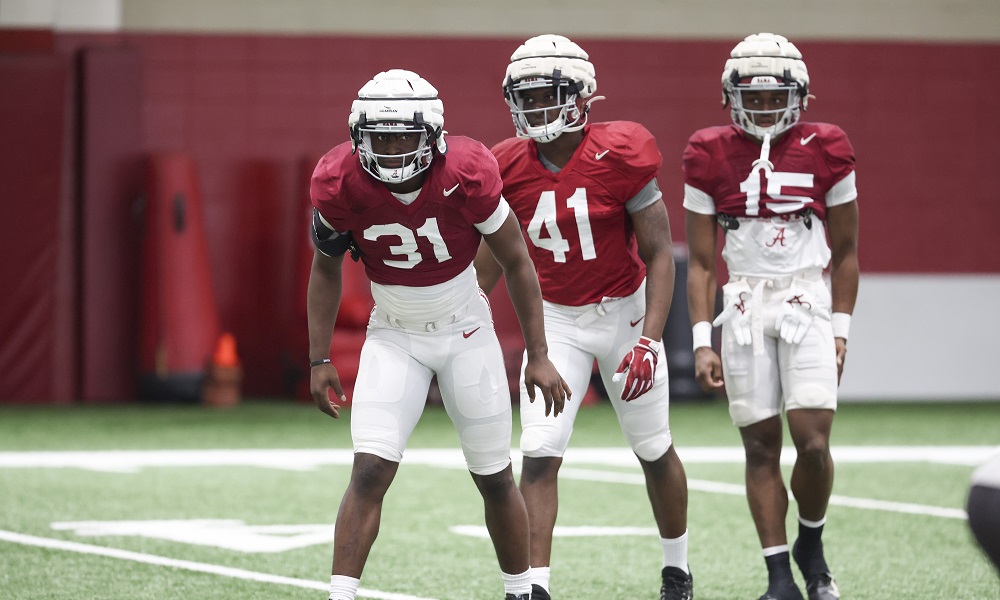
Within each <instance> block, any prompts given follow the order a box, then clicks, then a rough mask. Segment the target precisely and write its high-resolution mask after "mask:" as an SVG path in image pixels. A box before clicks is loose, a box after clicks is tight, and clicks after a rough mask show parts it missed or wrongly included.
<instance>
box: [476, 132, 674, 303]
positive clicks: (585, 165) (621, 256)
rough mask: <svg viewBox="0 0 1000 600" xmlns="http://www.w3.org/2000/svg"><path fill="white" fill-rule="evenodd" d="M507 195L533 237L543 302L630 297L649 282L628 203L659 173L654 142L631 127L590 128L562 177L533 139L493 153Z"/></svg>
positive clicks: (530, 243) (509, 144)
mask: <svg viewBox="0 0 1000 600" xmlns="http://www.w3.org/2000/svg"><path fill="white" fill-rule="evenodd" d="M493 154H494V156H496V158H497V162H499V163H500V174H501V176H502V177H503V195H504V198H505V199H506V200H507V202H508V204H510V207H511V210H513V211H514V214H515V215H516V216H517V219H518V221H519V222H520V224H521V229H522V230H523V231H524V232H525V233H526V234H527V238H528V250H529V252H530V253H531V258H532V260H533V261H534V263H535V270H536V271H537V272H538V281H539V284H540V285H541V288H542V297H543V298H545V299H546V300H548V301H549V302H554V303H556V304H562V305H566V306H581V305H584V304H592V303H594V302H600V301H601V299H602V298H604V297H611V298H617V297H622V296H628V295H629V294H632V293H633V292H635V290H636V289H638V287H639V284H641V283H642V280H643V278H644V277H645V276H646V267H645V265H644V264H643V263H642V261H641V260H640V259H639V255H638V251H637V248H636V241H635V234H634V232H633V230H632V220H631V218H630V217H629V214H628V212H627V211H626V209H625V203H626V202H628V201H629V200H630V199H631V198H632V197H634V196H635V195H636V194H637V193H638V192H639V191H640V190H642V188H643V187H644V186H645V185H646V184H648V183H649V182H650V181H652V179H653V178H654V177H656V174H657V171H659V168H660V164H661V162H662V159H661V157H660V151H659V150H658V149H657V147H656V140H655V139H654V138H653V136H652V134H650V133H649V131H647V130H646V129H645V128H644V127H643V126H641V125H639V124H637V123H631V122H627V121H613V122H609V123H596V124H592V125H588V126H587V128H586V129H585V130H584V136H583V141H582V142H581V144H580V146H579V147H578V148H577V149H576V152H575V153H574V154H573V158H571V159H570V161H569V163H567V164H566V166H565V167H563V168H562V170H560V171H559V172H558V173H553V172H551V171H549V170H548V169H546V168H545V166H544V165H543V164H542V162H541V160H539V158H538V149H537V146H536V143H535V142H534V140H523V139H517V138H511V139H508V140H505V141H503V142H500V143H499V144H497V145H496V146H494V147H493Z"/></svg>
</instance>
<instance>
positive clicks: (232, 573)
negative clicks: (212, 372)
mask: <svg viewBox="0 0 1000 600" xmlns="http://www.w3.org/2000/svg"><path fill="white" fill-rule="evenodd" d="M0 540H3V541H7V542H11V543H14V544H22V545H25V546H35V547H38V548H49V549H52V550H65V551H67V552H78V553H80V554H92V555H95V556H105V557H108V558H117V559H119V560H130V561H133V562H139V563H145V564H147V565H157V566H161V567H171V568H174V569H184V570H186V571H195V572H198V573H210V574H212V575H221V576H223V577H232V578H234V579H246V580H249V581H259V582H262V583H274V584H278V585H288V586H292V587H300V588H306V589H310V590H321V591H328V590H329V589H330V584H329V583H326V582H323V581H311V580H308V579H296V578H294V577H282V576H281V575H271V574H268V573H258V572H256V571H247V570H244V569H234V568H232V567H224V566H221V565H212V564H208V563H200V562H193V561H190V560H178V559H176V558H167V557H166V556H157V555H155V554H144V553H141V552H130V551H128V550H118V549H116V548H106V547H104V546H93V545H90V544H80V543H77V542H67V541H65V540H56V539H52V538H43V537H36V536H33V535H24V534H21V533H16V532H13V531H5V530H3V529H0ZM358 596H359V597H361V598H374V599H375V600H434V599H433V598H423V597H420V596H411V595H409V594H394V593H391V592H380V591H378V590H369V589H365V588H359V589H358Z"/></svg>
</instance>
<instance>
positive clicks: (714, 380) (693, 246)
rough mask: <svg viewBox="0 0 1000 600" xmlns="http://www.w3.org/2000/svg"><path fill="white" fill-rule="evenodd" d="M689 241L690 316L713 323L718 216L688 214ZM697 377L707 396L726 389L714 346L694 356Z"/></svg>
mask: <svg viewBox="0 0 1000 600" xmlns="http://www.w3.org/2000/svg"><path fill="white" fill-rule="evenodd" d="M684 225H685V230H686V232H687V240H688V286H687V295H688V312H689V313H690V314H691V323H692V324H694V323H699V322H702V321H707V322H709V323H711V322H712V317H713V312H714V307H715V289H716V286H717V285H718V283H717V279H716V273H715V245H716V236H717V235H718V229H717V226H716V223H715V216H714V215H703V214H699V213H696V212H692V211H690V210H689V211H686V215H685V222H684ZM694 365H695V366H694V370H695V377H696V378H697V379H698V383H699V385H701V387H702V389H704V390H705V391H706V392H708V391H712V390H717V389H719V388H721V387H722V385H723V381H722V361H721V360H720V359H719V355H718V354H716V352H715V350H713V349H712V348H711V347H710V346H702V347H701V348H698V349H697V350H695V353H694Z"/></svg>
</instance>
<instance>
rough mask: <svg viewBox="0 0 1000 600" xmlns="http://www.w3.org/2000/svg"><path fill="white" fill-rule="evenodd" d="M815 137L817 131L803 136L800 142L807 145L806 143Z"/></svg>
mask: <svg viewBox="0 0 1000 600" xmlns="http://www.w3.org/2000/svg"><path fill="white" fill-rule="evenodd" d="M814 137H816V132H813V133H812V134H810V135H809V137H804V138H802V139H801V140H799V143H800V144H802V145H803V146H805V145H806V144H808V143H809V142H811V141H812V139H813V138H814Z"/></svg>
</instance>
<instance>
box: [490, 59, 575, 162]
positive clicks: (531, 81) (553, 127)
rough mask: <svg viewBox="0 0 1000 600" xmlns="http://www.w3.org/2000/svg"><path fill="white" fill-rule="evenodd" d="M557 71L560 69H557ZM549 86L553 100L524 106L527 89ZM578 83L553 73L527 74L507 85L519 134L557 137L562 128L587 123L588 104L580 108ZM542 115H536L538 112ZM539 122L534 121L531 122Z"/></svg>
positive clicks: (541, 138) (547, 139)
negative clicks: (543, 104) (547, 103)
mask: <svg viewBox="0 0 1000 600" xmlns="http://www.w3.org/2000/svg"><path fill="white" fill-rule="evenodd" d="M557 74H558V72H557ZM539 89H548V90H551V91H552V95H553V96H554V97H555V98H554V102H552V103H551V104H549V105H547V106H540V107H538V108H525V97H524V92H525V91H527V90H539ZM579 97H580V94H579V89H578V87H577V85H576V84H575V83H574V82H572V81H569V80H566V79H560V78H555V79H553V78H551V77H526V78H524V79H521V80H518V81H509V82H507V83H506V84H505V85H504V99H505V100H506V101H507V105H508V106H509V107H510V114H511V119H512V120H513V121H514V129H515V130H516V132H517V137H519V138H531V139H533V140H535V141H536V142H539V143H543V144H544V143H547V142H551V141H552V140H554V139H556V138H557V137H559V136H560V135H562V133H563V132H567V131H579V130H580V129H582V128H583V127H584V125H586V124H587V113H588V111H589V108H590V107H589V104H588V105H585V106H584V107H583V109H582V110H581V108H580V104H579V103H578V102H577V100H578V99H579ZM539 115H540V116H541V117H542V118H541V119H539V118H537V117H538V116H539ZM533 122H534V123H538V124H536V125H533V124H532V123H533Z"/></svg>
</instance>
